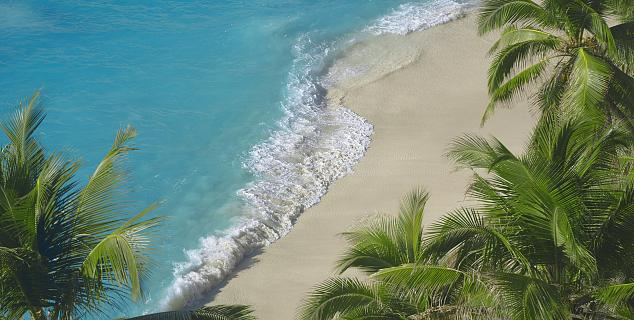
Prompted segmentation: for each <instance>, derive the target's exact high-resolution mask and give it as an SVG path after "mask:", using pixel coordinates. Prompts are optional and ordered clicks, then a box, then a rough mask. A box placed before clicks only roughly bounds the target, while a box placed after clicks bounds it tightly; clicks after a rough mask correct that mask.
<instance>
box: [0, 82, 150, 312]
mask: <svg viewBox="0 0 634 320" xmlns="http://www.w3.org/2000/svg"><path fill="white" fill-rule="evenodd" d="M44 117H45V113H44V110H43V108H42V106H41V105H40V103H39V93H38V92H36V93H35V94H34V95H33V96H32V97H31V98H30V99H29V100H28V102H26V103H21V104H20V106H19V108H18V110H17V111H16V112H15V113H14V114H13V115H12V116H11V117H9V119H8V120H7V121H5V122H4V123H3V124H2V129H3V131H4V133H5V135H6V137H7V138H8V144H7V145H5V146H3V148H2V153H1V154H0V193H1V194H2V197H0V199H1V200H0V221H1V223H0V310H2V312H1V313H2V315H3V316H4V317H5V318H8V319H16V318H21V317H22V316H23V315H25V314H29V315H30V316H31V317H33V318H46V319H68V318H75V317H80V316H81V315H84V314H86V313H99V312H100V311H101V308H102V306H103V305H110V304H112V303H114V302H113V301H114V299H116V298H117V297H121V296H125V291H126V290H127V289H129V290H130V291H131V293H132V298H134V299H137V298H139V297H140V296H141V295H142V290H141V287H142V286H141V279H142V278H144V277H145V276H147V272H148V270H147V268H146V266H147V263H148V262H149V257H148V256H147V250H148V249H149V248H150V239H151V238H150V237H151V231H152V229H153V228H154V227H155V226H156V225H157V223H158V222H159V220H160V219H159V218H152V219H146V218H145V216H146V215H147V214H148V213H149V212H151V211H152V209H153V207H151V208H148V209H147V210H144V211H142V212H140V213H139V214H137V215H136V216H134V217H133V218H132V219H130V220H127V221H126V220H125V217H126V210H125V208H124V206H123V205H122V201H121V199H120V198H119V196H120V195H121V192H122V188H123V187H124V182H125V173H124V171H123V170H122V169H123V168H122V167H121V161H122V159H123V158H124V156H125V154H126V153H127V152H128V151H130V150H133V149H132V148H131V147H129V143H130V140H131V139H132V138H134V136H135V135H136V132H135V131H134V129H132V128H130V127H128V128H126V129H122V130H120V131H119V133H118V134H117V138H116V139H115V142H114V144H113V146H112V148H111V149H110V151H109V152H108V154H107V155H106V157H105V158H104V159H103V160H102V161H101V163H99V165H98V166H97V168H96V169H95V171H94V173H93V174H92V175H91V177H90V178H89V180H88V182H87V183H86V184H85V185H84V186H83V187H80V186H79V184H78V182H77V180H76V179H75V173H76V172H77V170H78V169H79V163H78V162H74V161H70V160H66V159H64V158H63V157H62V156H61V155H57V154H52V155H47V154H46V152H45V151H44V149H43V147H42V146H41V145H40V143H39V142H38V140H37V138H36V135H35V133H36V130H37V128H38V127H39V125H40V124H41V123H42V121H43V120H44Z"/></svg>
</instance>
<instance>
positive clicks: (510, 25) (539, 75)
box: [478, 0, 634, 133]
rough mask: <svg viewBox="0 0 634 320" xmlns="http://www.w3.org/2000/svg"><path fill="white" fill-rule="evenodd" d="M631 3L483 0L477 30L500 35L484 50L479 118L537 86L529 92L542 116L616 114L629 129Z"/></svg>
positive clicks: (633, 71)
mask: <svg viewBox="0 0 634 320" xmlns="http://www.w3.org/2000/svg"><path fill="white" fill-rule="evenodd" d="M633 7H634V1H632V0H543V1H538V2H535V1H533V0H485V1H484V2H483V4H482V7H481V9H480V14H479V20H478V30H479V32H480V33H481V34H485V33H489V32H491V31H495V30H500V29H501V30H502V33H501V35H500V38H499V40H498V41H497V42H496V43H495V44H494V45H493V47H492V48H491V51H490V52H491V53H492V54H493V53H494V54H495V55H494V58H493V61H492V63H491V66H490V68H489V76H488V78H489V79H488V86H489V93H490V96H491V99H490V102H489V105H488V106H487V108H486V111H485V113H484V115H483V117H482V122H483V123H484V122H485V121H486V120H487V119H488V118H489V117H490V116H491V115H492V114H493V112H494V110H495V109H496V107H497V106H499V105H500V104H506V103H509V102H511V101H512V100H513V99H514V98H515V97H517V96H519V95H522V94H526V93H528V91H527V90H526V89H527V87H529V86H532V85H537V86H538V89H537V90H536V91H534V92H533V93H532V96H533V97H534V98H536V100H537V102H538V105H539V107H540V109H541V111H542V114H543V115H544V116H547V117H558V116H560V115H561V112H555V111H561V109H567V110H568V111H569V112H572V113H579V112H582V113H584V114H585V116H586V117H590V118H597V119H605V120H604V121H608V122H610V121H611V120H610V119H618V120H620V121H622V122H623V123H625V125H626V126H627V127H628V128H629V130H630V131H631V132H632V133H634V78H632V76H633V75H634V13H633V10H632V8H633ZM610 22H613V23H616V25H613V26H611V27H610V25H609V23H610ZM566 113H568V112H566Z"/></svg>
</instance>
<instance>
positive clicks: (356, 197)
mask: <svg viewBox="0 0 634 320" xmlns="http://www.w3.org/2000/svg"><path fill="white" fill-rule="evenodd" d="M492 42H493V41H492V37H485V38H483V37H479V36H478V35H477V34H476V24H475V19H474V16H473V15H469V16H468V17H466V18H463V19H460V20H457V21H454V22H450V23H447V24H444V25H441V26H436V27H433V28H431V29H428V30H424V31H419V32H415V33H412V34H409V35H407V36H381V37H378V38H375V39H372V40H370V41H368V42H363V43H360V44H357V45H355V46H354V47H353V48H351V49H350V50H348V52H347V53H346V54H345V55H344V56H343V57H342V58H341V59H339V60H338V61H337V62H336V63H335V65H334V66H333V69H334V70H335V71H336V70H337V69H338V68H339V69H341V70H343V69H345V68H347V67H357V66H363V65H368V64H369V67H370V69H369V70H367V72H365V73H364V74H363V75H362V76H359V77H357V78H353V79H351V80H349V81H345V82H344V83H340V84H339V85H338V87H337V88H335V89H332V90H330V91H329V94H330V96H331V98H332V101H333V103H337V102H338V101H340V103H341V104H343V105H345V106H346V107H348V108H350V109H352V110H353V111H355V112H356V113H358V114H360V115H361V116H363V117H364V118H365V119H367V120H368V121H369V122H370V123H372V124H373V125H374V130H375V132H374V135H373V141H372V143H371V145H370V148H369V150H368V151H367V154H366V155H365V157H364V158H363V159H362V160H361V161H360V162H359V164H358V165H357V166H356V167H355V170H354V173H352V174H350V175H348V176H346V177H344V178H342V179H341V180H339V181H337V182H336V183H334V184H333V185H332V186H331V188H330V190H329V192H328V193H327V194H326V195H325V196H324V197H323V199H322V201H321V202H320V203H319V204H317V205H316V206H314V207H312V208H310V209H308V210H307V211H306V212H305V213H303V214H302V216H301V217H300V218H299V220H298V221H297V224H296V225H295V227H294V228H293V230H292V231H291V232H290V233H289V234H288V235H286V236H285V237H284V238H282V239H281V240H279V241H277V242H275V243H274V244H272V245H271V246H269V247H267V248H265V249H264V250H263V253H261V254H259V255H257V256H255V257H254V258H252V259H251V260H250V261H247V262H246V263H245V264H244V265H245V266H244V268H243V269H242V270H240V271H239V272H238V273H237V274H236V275H235V276H234V277H232V278H231V279H230V280H229V281H228V283H227V284H226V285H225V286H224V287H222V288H220V289H219V292H218V294H217V295H216V296H215V298H214V300H213V301H212V302H211V303H213V304H218V303H227V304H236V303H239V304H249V305H252V306H253V307H254V308H255V310H256V315H257V316H258V318H259V319H262V320H282V319H293V318H294V317H295V314H296V311H297V307H298V306H299V305H300V304H301V302H302V299H303V298H304V297H305V296H306V293H307V292H309V291H310V289H311V287H313V286H314V285H316V284H318V283H319V282H321V281H323V280H325V279H326V278H328V277H329V276H333V275H334V265H335V261H336V260H337V258H338V257H339V255H340V254H341V252H342V251H343V249H344V248H345V242H344V241H343V240H342V238H341V237H340V236H338V235H339V234H340V233H341V232H343V231H345V230H346V229H348V228H350V227H351V226H354V225H355V223H358V221H360V220H362V219H363V218H365V217H367V216H368V215H370V214H374V213H377V212H385V213H393V212H395V211H396V209H397V206H398V202H399V201H400V199H401V197H402V196H403V195H405V193H407V192H408V191H409V190H411V189H412V188H413V187H415V186H422V187H424V188H426V189H427V190H429V192H430V193H431V200H430V202H429V203H428V207H427V211H426V212H427V215H426V218H425V219H426V220H425V223H429V222H431V221H433V219H435V218H437V217H439V216H440V215H442V214H443V213H445V212H447V211H449V210H451V209H453V208H456V207H458V206H460V205H461V202H463V201H464V198H465V196H464V191H465V189H466V185H467V183H468V178H469V175H470V174H469V172H467V171H458V172H457V171H455V169H454V167H453V165H452V164H451V163H450V162H449V161H448V160H447V159H446V158H445V157H444V156H443V153H444V152H445V151H446V148H447V146H448V144H449V143H450V142H451V140H452V139H453V138H455V137H457V136H459V135H461V134H462V133H465V132H470V133H478V134H483V135H489V134H493V135H495V136H496V137H498V138H499V139H500V140H502V142H504V143H505V144H507V145H508V146H511V147H512V149H514V150H521V148H522V147H523V145H524V142H525V141H526V138H527V136H528V133H529V130H530V128H531V126H532V123H533V120H532V117H531V116H530V112H529V110H528V108H527V107H526V104H519V105H518V106H516V107H515V108H514V109H511V110H500V111H499V112H498V113H497V114H496V115H495V116H494V117H493V118H492V120H490V121H489V122H488V123H487V124H486V126H485V127H484V128H480V126H479V124H480V117H481V115H482V111H483V110H484V107H485V106H486V103H487V100H488V97H487V90H486V70H487V67H488V58H487V56H486V52H487V50H488V49H489V47H490V45H491V44H492Z"/></svg>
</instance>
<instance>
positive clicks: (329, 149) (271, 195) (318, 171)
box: [161, 0, 467, 310]
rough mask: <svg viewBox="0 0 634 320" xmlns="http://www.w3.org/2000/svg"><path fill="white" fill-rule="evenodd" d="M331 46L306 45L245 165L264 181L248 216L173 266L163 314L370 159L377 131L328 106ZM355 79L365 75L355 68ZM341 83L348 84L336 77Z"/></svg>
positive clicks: (281, 231) (397, 17)
mask: <svg viewBox="0 0 634 320" xmlns="http://www.w3.org/2000/svg"><path fill="white" fill-rule="evenodd" d="M466 7H467V6H466V5H463V4H459V3H457V2H453V1H450V0H440V1H436V2H434V3H431V4H427V5H413V4H409V5H402V6H400V7H399V9H398V10H395V11H394V12H392V13H391V14H389V15H387V16H385V17H383V18H381V19H379V20H378V21H377V22H376V23H374V24H372V25H370V26H368V27H367V29H366V30H365V31H366V32H370V33H373V34H377V35H378V34H385V33H396V34H406V33H408V32H411V31H414V30H420V29H423V28H426V27H429V26H432V25H435V24H441V23H444V22H447V21H449V20H452V19H455V18H457V17H459V16H460V15H462V14H463V12H464V10H465V8H466ZM332 50H333V47H332V46H315V45H314V44H313V43H311V41H310V39H309V37H307V36H306V37H303V38H301V39H299V41H298V42H297V45H296V46H295V52H294V53H295V57H296V58H295V60H294V63H293V68H292V70H291V71H290V72H289V78H288V83H287V94H286V97H287V98H286V99H285V101H284V102H283V104H282V107H283V110H284V111H285V116H284V117H283V119H282V120H280V122H279V129H278V130H277V131H275V132H273V133H272V135H271V136H270V138H269V139H267V140H266V141H264V142H262V143H260V144H258V145H256V146H254V147H253V148H252V150H251V151H250V152H249V155H248V157H247V159H246V160H245V161H244V167H245V168H246V169H247V170H250V171H251V172H253V173H254V175H255V176H256V177H257V178H256V180H255V181H253V182H251V183H250V184H248V185H247V186H245V187H244V188H243V189H241V190H240V191H238V194H239V196H240V197H241V198H242V199H243V200H244V202H245V204H246V208H245V211H246V213H245V216H244V218H242V219H241V220H240V221H238V222H237V223H236V227H234V228H231V229H229V230H227V231H225V232H224V233H223V234H220V235H217V234H215V235H210V236H207V237H203V238H201V239H200V241H199V246H198V248H196V249H191V250H186V251H185V253H186V256H187V260H186V261H185V262H182V263H179V264H177V265H176V266H175V268H174V281H173V282H172V284H171V285H170V287H169V288H168V289H167V293H166V296H165V297H164V299H163V300H162V302H161V308H162V309H164V310H171V309H179V308H183V307H186V306H191V305H192V304H196V303H198V302H200V301H198V299H199V298H201V296H203V295H204V294H205V293H206V292H209V290H211V289H212V288H213V287H215V286H216V285H218V284H219V283H220V282H222V281H223V280H224V279H225V278H226V276H227V275H228V274H230V273H231V272H232V270H233V269H234V268H235V267H236V266H237V265H238V264H239V263H240V262H241V261H242V260H243V259H244V257H245V256H246V255H248V254H250V253H252V252H254V251H255V250H257V249H259V248H262V247H264V246H267V245H269V244H270V243H272V242H273V241H275V240H277V239H279V238H280V237H282V236H284V235H285V234H286V233H288V232H289V231H290V229H291V227H292V225H293V224H294V222H295V220H296V219H297V217H298V216H299V215H300V214H301V213H302V212H303V211H304V210H305V209H306V208H308V207H310V206H312V205H314V204H316V203H317V202H318V201H319V200H320V198H321V197H322V196H323V195H324V194H325V193H326V191H327V189H328V187H329V186H330V184H331V183H332V182H334V181H335V180H337V179H338V178H340V177H342V176H344V175H346V174H348V173H350V172H351V171H352V169H353V167H354V165H355V164H356V163H357V162H358V161H359V160H360V159H361V158H362V157H363V155H364V153H365V151H366V149H367V148H368V146H369V143H370V140H371V135H372V132H373V128H372V125H371V124H370V123H368V122H367V121H366V120H365V119H363V118H362V117H360V116H359V115H357V114H355V113H354V112H353V111H351V110H349V109H346V108H345V107H343V106H329V105H327V101H326V99H325V94H326V89H325V88H324V86H328V85H330V84H333V83H332V81H333V79H329V78H328V76H323V77H322V76H320V75H322V74H324V71H326V70H324V69H325V68H326V62H327V59H328V58H330V57H329V55H330V53H331V51H332ZM353 71H354V72H352V71H351V72H352V75H356V73H358V72H361V73H363V72H365V71H366V70H364V69H359V70H356V69H355V70H353ZM336 80H341V79H336Z"/></svg>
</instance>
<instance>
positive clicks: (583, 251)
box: [425, 121, 634, 319]
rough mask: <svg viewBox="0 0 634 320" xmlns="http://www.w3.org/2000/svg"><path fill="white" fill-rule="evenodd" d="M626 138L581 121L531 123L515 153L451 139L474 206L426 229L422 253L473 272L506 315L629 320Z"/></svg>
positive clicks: (630, 195) (633, 192)
mask: <svg viewBox="0 0 634 320" xmlns="http://www.w3.org/2000/svg"><path fill="white" fill-rule="evenodd" d="M631 142H632V141H631V139H630V137H629V135H628V133H627V132H623V131H619V130H618V129H616V128H610V129H607V130H605V132H602V133H600V134H597V133H596V132H595V126H594V125H593V124H589V123H587V122H585V121H581V122H568V123H563V124H560V125H556V126H555V127H551V128H548V130H547V127H546V126H544V127H538V129H537V130H536V131H535V132H534V134H533V139H532V141H531V143H530V144H529V147H528V148H527V150H526V151H525V152H524V153H523V154H521V155H515V154H513V153H512V152H510V151H509V150H508V149H507V148H506V147H505V146H504V145H503V144H502V143H500V142H499V141H498V140H495V139H493V140H486V139H483V138H480V137H476V136H465V137H463V138H461V139H458V140H456V141H455V143H454V144H453V146H452V147H451V151H450V152H449V155H450V157H451V158H452V159H454V160H455V161H456V162H457V163H458V164H459V165H461V166H464V167H466V168H470V169H472V170H474V171H473V172H474V178H473V183H472V184H471V186H470V188H469V192H468V194H469V195H470V196H471V197H473V198H474V199H475V200H477V201H478V203H479V206H478V207H476V208H472V209H461V210H458V211H455V212H453V213H450V214H448V215H447V216H445V217H443V218H441V219H440V220H439V221H438V222H437V223H435V224H434V225H432V226H431V227H430V229H429V230H428V232H427V234H426V238H425V243H426V245H427V248H426V254H427V255H428V256H429V257H432V260H434V261H437V263H440V264H443V265H445V266H448V267H452V268H456V269H459V270H462V271H469V272H475V273H477V274H478V275H479V276H480V278H481V279H482V280H483V281H484V282H485V283H487V286H488V287H489V288H490V290H492V292H496V293H497V294H498V297H499V300H500V302H501V304H502V305H503V306H504V308H505V310H507V313H508V318H510V319H571V318H572V319H619V318H627V319H631V318H632V317H633V316H634V313H633V311H634V309H633V307H634V300H632V296H633V294H634V268H633V266H634V237H633V235H634V184H633V183H632V182H634V181H633V180H632V163H631V160H624V159H623V157H622V156H623V154H627V153H626V152H627V151H628V150H629V148H630V147H631ZM426 281H433V279H426Z"/></svg>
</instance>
